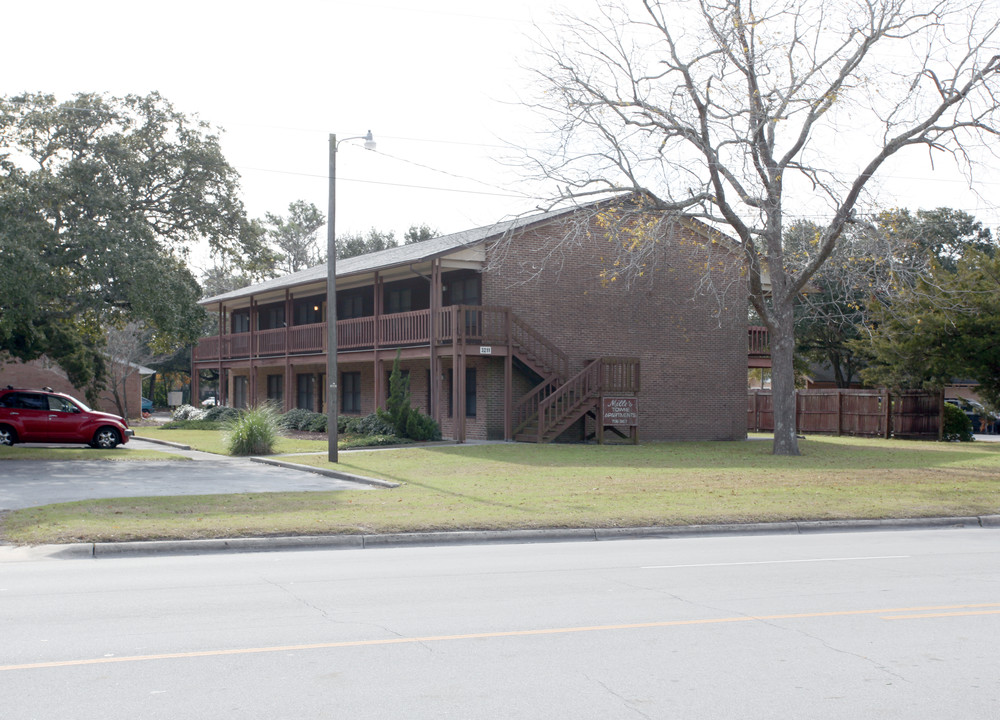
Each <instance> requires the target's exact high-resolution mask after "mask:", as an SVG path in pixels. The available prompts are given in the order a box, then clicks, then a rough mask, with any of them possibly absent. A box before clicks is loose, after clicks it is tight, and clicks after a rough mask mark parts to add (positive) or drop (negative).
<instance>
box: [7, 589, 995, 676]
mask: <svg viewBox="0 0 1000 720" xmlns="http://www.w3.org/2000/svg"><path fill="white" fill-rule="evenodd" d="M982 608H991V609H982ZM946 611H961V612H946ZM899 613H907V614H899ZM914 613H920V614H914ZM996 614H1000V603H979V604H968V605H936V606H927V607H911V608H879V609H875V610H833V611H828V612H814V613H789V614H782V615H738V616H736V617H725V618H701V619H697V620H663V621H659V622H645V623H628V624H620V625H589V626H583V627H562V628H541V629H536V630H506V631H498V632H483V633H466V634H462V635H429V636H425V637H412V638H409V637H398V638H383V639H380V640H345V641H341V642H328V643H310V644H307V645H276V646H270V647H259V648H235V649H231V650H196V651H191V652H178V653H162V654H159V655H127V656H122V657H100V658H87V659H83V660H58V661H52V662H37V663H25V664H22V665H0V672H8V671H12V670H39V669H43V668H59V667H81V666H84V665H105V664H108V663H128V662H146V661H149V660H173V659H179V658H201V657H224V656H226V655H252V654H257V653H276V652H294V651H303V650H328V649H333V648H350V647H376V646H378V645H405V644H415V643H431V642H446V641H453V640H484V639H491V638H508V637H531V636H533V635H566V634H569V633H584V632H605V631H608V630H636V629H647V628H666V627H683V626H689V625H720V624H725V623H746V622H762V621H774V620H799V619H809V618H825V617H849V616H858V615H883V616H886V617H883V618H882V619H884V620H906V619H917V618H936V617H955V616H962V615H996Z"/></svg>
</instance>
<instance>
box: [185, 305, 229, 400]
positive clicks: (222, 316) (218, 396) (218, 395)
mask: <svg viewBox="0 0 1000 720" xmlns="http://www.w3.org/2000/svg"><path fill="white" fill-rule="evenodd" d="M225 318H226V313H225V311H224V310H223V308H222V303H221V302H220V303H219V380H218V385H217V387H216V388H215V403H216V404H217V405H223V404H224V403H223V402H222V355H223V352H222V348H223V347H225V345H224V343H225V339H224V338H223V337H222V335H223V332H224V331H225V329H226V319H225ZM191 404H192V405H194V406H195V407H198V405H197V404H195V403H194V402H192V403H191Z"/></svg>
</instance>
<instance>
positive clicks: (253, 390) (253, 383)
mask: <svg viewBox="0 0 1000 720" xmlns="http://www.w3.org/2000/svg"><path fill="white" fill-rule="evenodd" d="M256 309H257V303H256V302H255V301H254V299H253V295H251V296H250V382H249V383H247V384H248V385H249V389H248V391H247V392H248V393H249V394H250V397H248V398H247V406H248V407H254V406H256V405H257V367H256V365H255V364H254V358H256V357H257V331H256V325H257V323H256V320H257V313H256Z"/></svg>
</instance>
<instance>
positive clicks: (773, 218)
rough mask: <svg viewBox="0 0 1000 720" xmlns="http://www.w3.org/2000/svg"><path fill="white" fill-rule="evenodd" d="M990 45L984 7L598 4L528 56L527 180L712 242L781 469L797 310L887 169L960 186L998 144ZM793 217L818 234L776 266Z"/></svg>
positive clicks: (873, 1)
mask: <svg viewBox="0 0 1000 720" xmlns="http://www.w3.org/2000/svg"><path fill="white" fill-rule="evenodd" d="M998 29H1000V28H998V20H997V12H996V5H995V3H994V2H985V1H984V2H975V1H973V2H963V1H962V0H958V1H955V2H953V1H952V0H941V1H939V2H936V1H934V0H931V1H930V2H923V1H922V0H762V1H761V2H753V1H750V0H688V1H686V0H673V1H671V2H656V0H621V2H620V3H614V4H605V5H601V6H600V8H599V11H598V13H597V14H596V16H595V17H593V18H584V17H564V18H563V25H562V32H561V34H560V35H559V36H558V37H556V36H553V37H550V38H543V39H542V40H541V41H540V44H539V57H540V61H539V63H538V64H537V65H536V66H534V67H533V70H535V71H536V72H537V75H538V78H539V82H540V85H541V90H542V93H541V94H540V95H539V97H538V100H537V101H535V102H534V103H533V106H534V107H535V108H536V109H537V110H538V111H540V112H541V113H542V114H543V115H544V116H545V117H546V118H548V119H549V121H550V122H551V128H550V130H551V137H552V138H555V140H556V142H555V145H554V146H553V147H551V148H549V149H548V152H545V153H533V154H532V155H531V156H530V157H529V158H528V162H529V167H531V168H532V172H533V174H534V175H536V176H540V177H543V178H546V179H548V180H551V181H555V183H556V184H557V186H558V187H559V193H558V197H556V198H553V200H555V201H560V200H562V201H566V200H579V199H583V198H588V197H593V196H596V195H599V194H602V193H608V192H623V191H628V192H630V193H632V194H633V196H638V197H640V198H642V199H643V201H644V203H645V210H646V211H648V212H651V213H654V214H659V215H660V216H663V217H680V216H687V217H694V218H697V219H700V220H702V221H705V222H708V223H712V224H715V225H717V226H723V227H724V229H725V230H726V232H727V234H728V235H730V236H732V238H733V239H734V241H735V243H736V244H737V245H738V248H737V249H738V251H739V252H740V254H741V256H742V262H743V263H744V267H745V272H746V285H747V287H746V290H747V292H748V293H749V298H750V303H751V304H752V305H753V308H754V309H755V310H756V312H757V313H758V314H759V316H760V318H761V319H762V321H763V322H764V323H765V324H766V325H767V326H768V328H769V330H770V335H771V354H772V363H773V373H772V387H773V391H774V408H775V440H774V452H775V453H776V454H781V455H796V454H798V452H799V449H798V442H797V438H796V428H795V403H794V370H793V353H794V347H795V330H794V310H795V305H796V303H797V302H798V298H799V297H800V294H801V293H802V291H803V289H805V288H806V287H807V284H808V283H809V282H810V279H811V278H812V277H813V276H814V275H815V274H816V273H817V271H818V270H819V269H820V268H821V267H822V266H823V265H824V263H825V262H826V261H827V259H828V258H830V257H831V255H832V254H833V252H834V250H835V249H836V247H837V245H838V242H839V240H840V238H841V237H842V235H843V233H844V231H845V228H847V227H848V226H849V225H851V224H853V223H854V222H855V216H856V213H857V212H858V211H859V210H860V209H861V204H862V203H863V202H865V201H866V190H868V189H869V188H868V186H869V184H870V183H871V181H872V178H873V177H875V176H876V175H877V174H878V173H879V171H880V170H883V169H884V166H885V165H886V164H887V162H888V161H889V160H890V159H891V158H893V157H894V156H896V155H898V154H899V153H901V152H903V151H906V150H910V149H921V148H922V149H923V150H925V151H926V152H927V153H928V155H929V156H931V157H932V158H935V159H944V158H946V159H948V160H949V161H953V162H955V163H956V164H957V165H958V166H959V167H960V168H961V169H963V170H965V171H967V173H968V176H969V178H970V181H971V179H972V171H973V169H974V167H975V163H974V162H973V161H974V160H975V155H976V154H977V153H979V154H986V153H987V152H988V146H987V145H986V143H985V141H986V140H992V141H994V142H995V136H996V134H997V122H996V113H997V107H998V95H997V93H998V92H1000V75H998V70H1000V56H997V55H996V47H997V40H998ZM804 216H808V217H809V218H810V219H811V220H812V221H813V222H815V223H816V224H817V226H818V230H819V231H818V233H817V235H816V237H815V241H814V242H811V243H809V244H808V245H807V246H806V247H805V248H801V249H800V250H802V251H804V252H805V255H802V254H801V252H796V254H795V256H794V257H789V256H787V254H786V249H785V245H784V243H783V235H784V230H785V226H786V224H787V223H788V222H789V218H792V217H795V218H801V217H804ZM626 249H627V250H628V251H629V252H630V253H632V254H633V255H634V254H635V252H637V251H638V250H641V248H631V249H629V248H626ZM628 266H629V263H621V262H620V261H619V265H618V266H617V267H625V268H627V267H628ZM633 266H635V267H641V266H642V263H633ZM709 267H710V265H709ZM704 282H705V283H711V282H712V280H711V278H710V277H706V279H705V281H704Z"/></svg>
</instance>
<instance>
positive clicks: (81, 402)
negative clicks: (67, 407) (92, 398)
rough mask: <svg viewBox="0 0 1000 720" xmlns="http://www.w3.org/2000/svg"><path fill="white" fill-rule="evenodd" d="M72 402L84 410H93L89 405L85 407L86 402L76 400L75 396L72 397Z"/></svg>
mask: <svg viewBox="0 0 1000 720" xmlns="http://www.w3.org/2000/svg"><path fill="white" fill-rule="evenodd" d="M73 402H74V403H76V404H77V405H78V406H79V407H80V409H81V410H83V411H84V412H94V411H93V410H91V409H90V408H89V407H87V403H85V402H84V401H83V400H77V399H76V398H73Z"/></svg>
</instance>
